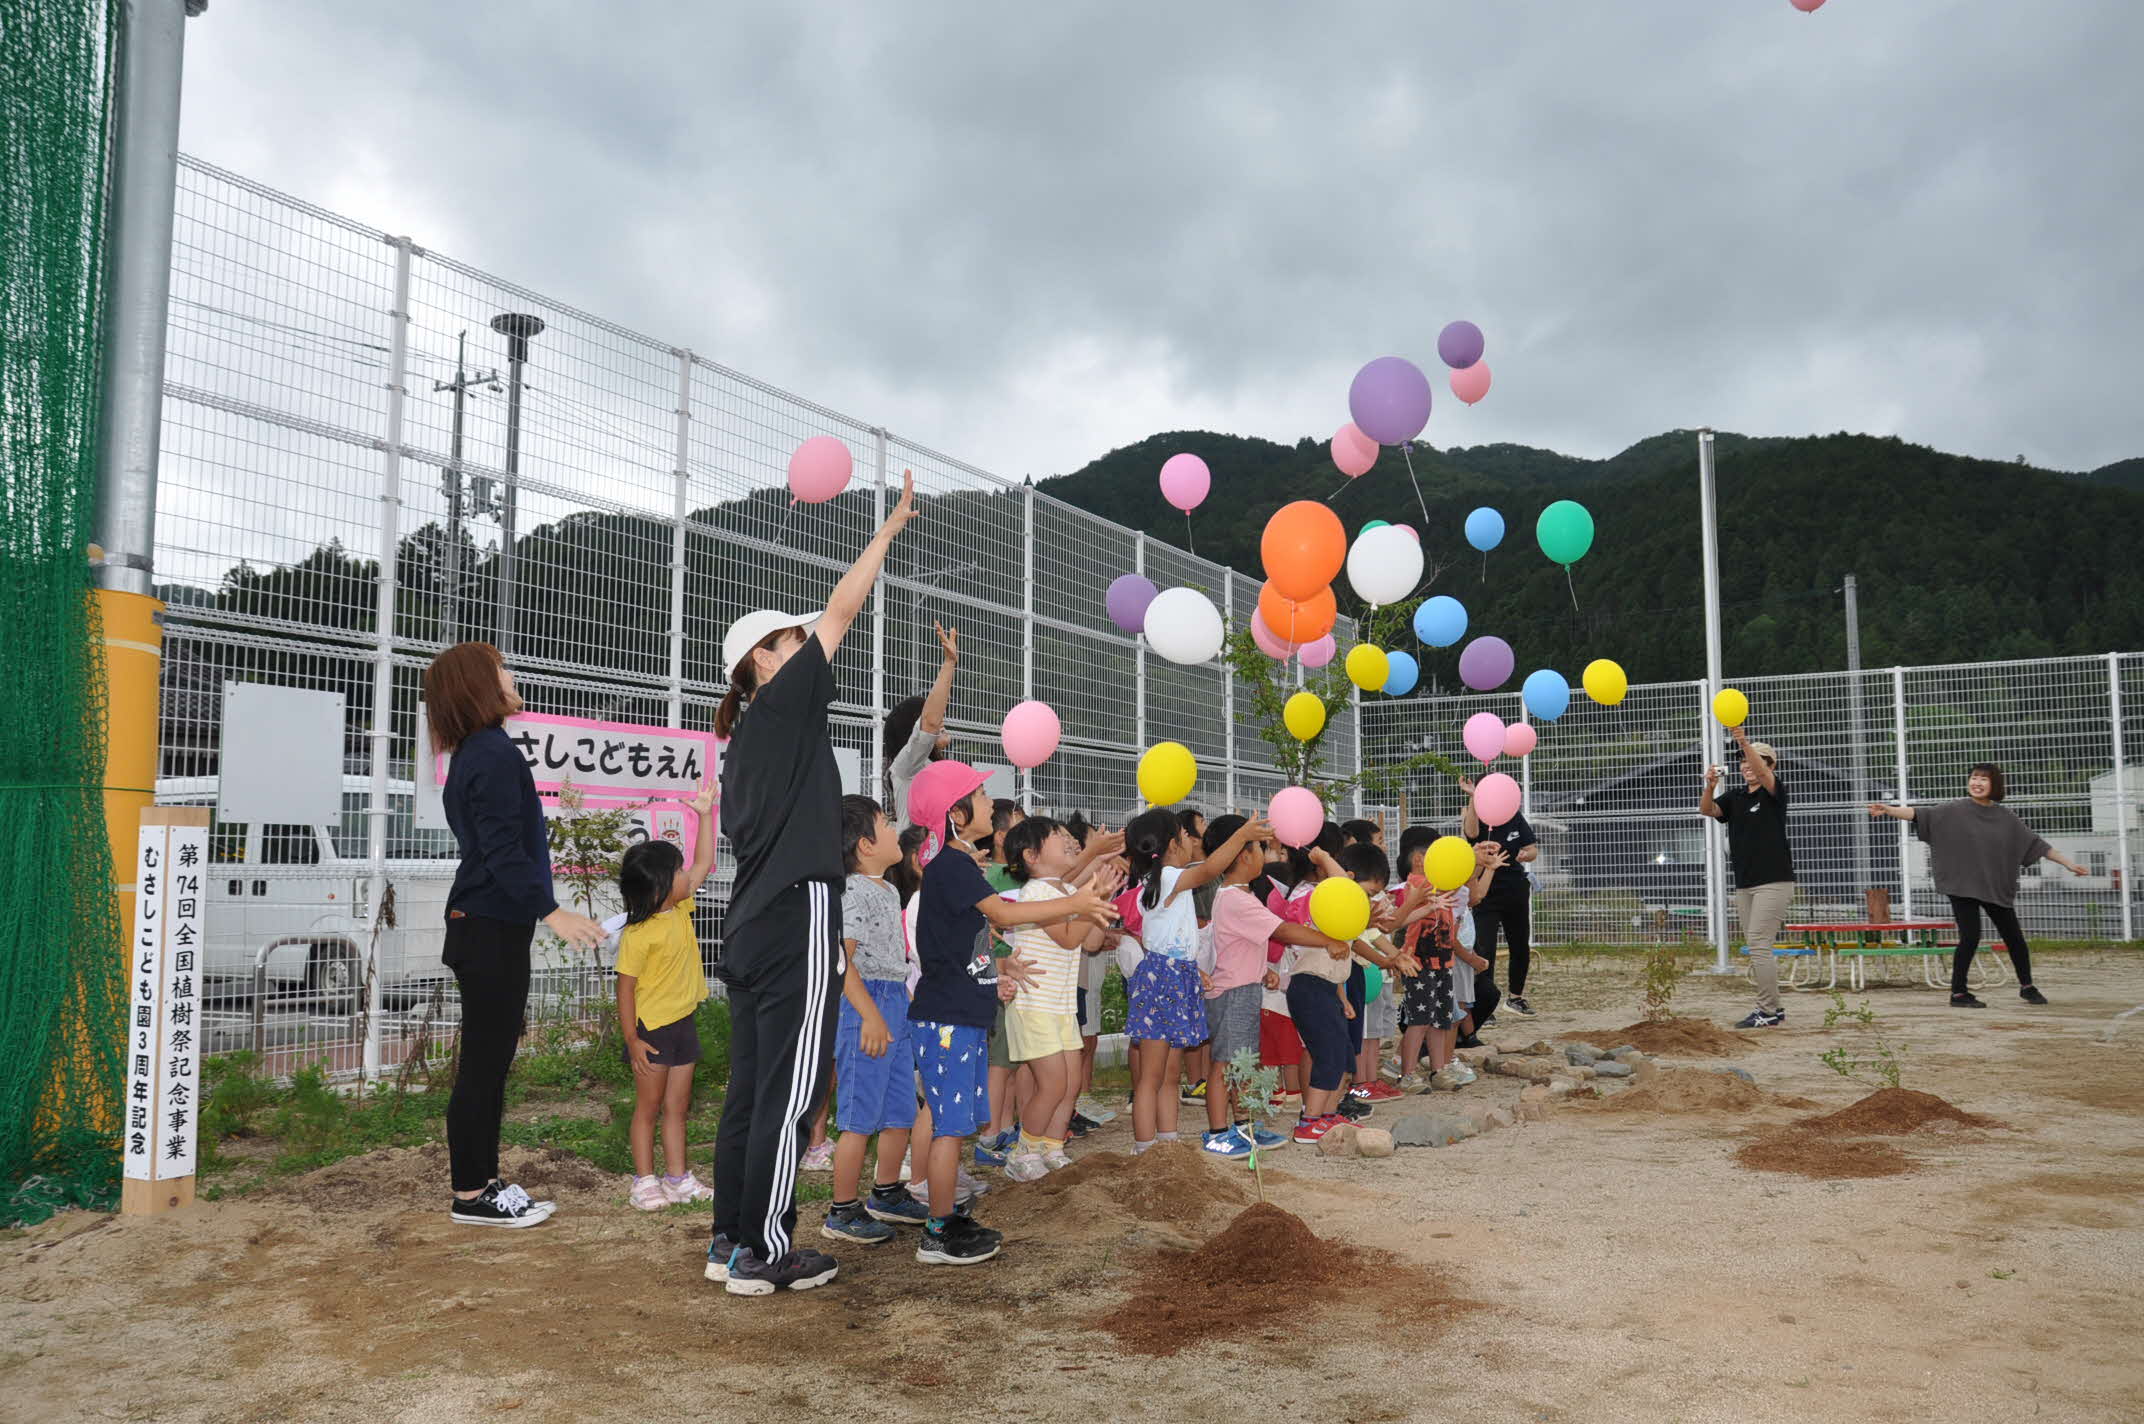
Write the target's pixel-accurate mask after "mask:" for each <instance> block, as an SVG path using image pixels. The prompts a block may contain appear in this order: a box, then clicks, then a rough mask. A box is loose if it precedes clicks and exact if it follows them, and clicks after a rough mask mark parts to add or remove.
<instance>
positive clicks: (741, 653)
mask: <svg viewBox="0 0 2144 1424" xmlns="http://www.w3.org/2000/svg"><path fill="white" fill-rule="evenodd" d="M818 623H819V615H818V614H817V613H784V612H782V610H781V609H779V608H761V609H758V610H756V611H755V612H751V613H747V614H745V615H744V617H742V618H740V619H738V620H737V621H736V622H735V623H732V624H730V630H729V632H727V633H724V634H723V635H722V675H723V676H724V677H725V678H731V677H735V676H736V675H737V665H738V664H739V663H741V662H743V661H744V660H745V659H746V658H748V657H750V656H751V655H752V650H753V649H754V648H756V647H758V646H759V645H760V644H761V643H764V642H765V641H767V639H768V638H770V637H772V636H773V635H774V634H776V633H779V632H781V631H782V630H784V629H785V628H795V629H798V630H799V631H801V632H804V633H809V632H811V630H812V629H813V628H815V627H817V626H818Z"/></svg>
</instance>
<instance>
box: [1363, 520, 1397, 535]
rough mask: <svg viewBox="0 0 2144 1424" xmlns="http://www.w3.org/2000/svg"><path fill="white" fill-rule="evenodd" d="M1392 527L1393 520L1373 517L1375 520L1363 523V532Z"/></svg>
mask: <svg viewBox="0 0 2144 1424" xmlns="http://www.w3.org/2000/svg"><path fill="white" fill-rule="evenodd" d="M1391 527H1392V522H1391V521H1390V520H1386V519H1373V520H1371V521H1370V522H1369V523H1367V524H1365V525H1363V526H1362V532H1363V533H1365V534H1367V533H1369V532H1370V531H1371V530H1372V529H1390V528H1391Z"/></svg>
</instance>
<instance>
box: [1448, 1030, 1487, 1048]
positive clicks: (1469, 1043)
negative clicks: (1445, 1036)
mask: <svg viewBox="0 0 2144 1424" xmlns="http://www.w3.org/2000/svg"><path fill="white" fill-rule="evenodd" d="M1452 1047H1454V1048H1479V1047H1481V1035H1480V1034H1478V1033H1463V1034H1461V1035H1460V1036H1459V1037H1458V1039H1457V1040H1455V1041H1454V1042H1453V1044H1452Z"/></svg>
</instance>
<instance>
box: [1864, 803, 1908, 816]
mask: <svg viewBox="0 0 2144 1424" xmlns="http://www.w3.org/2000/svg"><path fill="white" fill-rule="evenodd" d="M1869 814H1870V815H1871V816H1874V817H1876V818H1877V819H1878V820H1881V819H1883V818H1884V817H1886V816H1888V817H1890V818H1891V819H1892V820H1894V821H1910V820H1912V819H1914V816H1913V808H1912V807H1911V806H1886V805H1884V803H1883V802H1881V801H1871V802H1869Z"/></svg>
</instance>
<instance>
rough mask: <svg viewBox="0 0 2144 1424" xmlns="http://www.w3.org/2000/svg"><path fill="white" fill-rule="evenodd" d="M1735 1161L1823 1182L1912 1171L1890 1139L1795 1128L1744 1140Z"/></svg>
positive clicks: (1757, 1170) (1893, 1174) (1765, 1170)
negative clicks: (1842, 1137) (1832, 1135)
mask: <svg viewBox="0 0 2144 1424" xmlns="http://www.w3.org/2000/svg"><path fill="white" fill-rule="evenodd" d="M1735 1161H1737V1162H1739V1163H1741V1164H1742V1165H1743V1166H1745V1167H1747V1168H1749V1169H1750V1170H1751V1171H1753V1172H1791V1173H1793V1174H1794V1175H1795V1176H1797V1177H1814V1178H1816V1179H1817V1180H1818V1181H1820V1182H1833V1181H1840V1180H1842V1179H1845V1178H1849V1177H1896V1176H1900V1175H1902V1174H1904V1173H1907V1172H1910V1171H1912V1170H1913V1163H1912V1162H1911V1161H1910V1160H1908V1158H1907V1157H1906V1154H1905V1153H1903V1152H1901V1151H1899V1150H1898V1149H1897V1148H1896V1147H1893V1146H1892V1145H1891V1144H1890V1143H1888V1142H1854V1141H1848V1142H1841V1141H1838V1140H1837V1139H1835V1138H1829V1137H1819V1136H1816V1135H1815V1134H1813V1133H1808V1132H1803V1131H1800V1130H1799V1129H1795V1128H1787V1129H1785V1130H1783V1131H1779V1132H1768V1133H1766V1134H1765V1135H1764V1136H1762V1137H1760V1138H1758V1139H1757V1140H1756V1141H1755V1142H1750V1143H1745V1144H1744V1145H1743V1146H1742V1148H1741V1149H1740V1150H1739V1151H1737V1152H1736V1153H1735Z"/></svg>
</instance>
